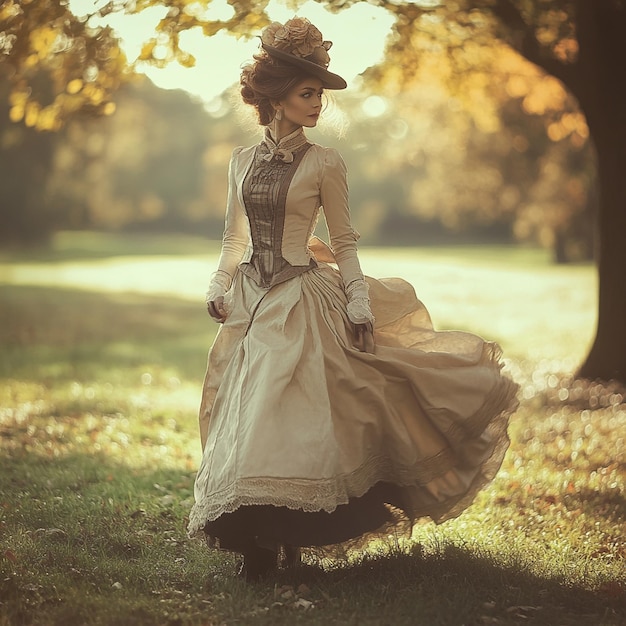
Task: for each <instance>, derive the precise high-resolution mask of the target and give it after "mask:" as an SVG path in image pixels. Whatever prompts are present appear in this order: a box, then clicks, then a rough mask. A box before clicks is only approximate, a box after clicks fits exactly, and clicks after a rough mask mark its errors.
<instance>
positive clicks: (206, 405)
mask: <svg viewBox="0 0 626 626" xmlns="http://www.w3.org/2000/svg"><path fill="white" fill-rule="evenodd" d="M261 40H262V44H261V46H262V50H261V51H260V53H259V54H258V55H256V56H255V62H254V63H253V64H251V65H248V66H246V67H245V68H244V70H243V72H242V75H241V85H242V89H241V93H242V97H243V99H244V101H245V102H246V103H248V104H251V105H252V106H253V107H255V108H256V111H257V113H258V117H259V122H260V124H261V125H263V126H265V127H266V128H265V136H264V138H263V140H262V141H261V142H260V143H259V144H258V145H256V146H253V147H251V148H245V149H242V148H237V149H236V150H235V151H234V153H233V156H232V159H231V162H230V167H229V194H228V202H227V211H226V228H225V232H224V239H223V245H222V252H221V256H220V259H219V265H218V269H217V271H216V273H215V274H214V275H213V278H212V281H211V284H210V288H209V291H208V293H207V307H208V312H209V313H210V315H211V316H212V317H213V318H214V319H215V320H216V321H218V322H220V323H221V324H222V326H221V327H220V329H219V332H218V335H217V338H216V340H215V343H214V344H213V346H212V348H211V351H210V354H209V362H208V371H207V376H206V379H205V384H204V389H203V402H202V407H201V410H200V426H201V428H200V429H201V436H202V446H203V451H204V453H203V458H202V463H201V466H200V469H199V472H198V475H197V478H196V484H195V498H196V503H195V505H194V507H193V509H192V512H191V515H190V523H189V533H190V535H192V536H193V535H196V534H198V533H203V532H204V533H205V534H206V536H207V538H208V540H209V545H215V546H218V547H220V548H223V549H227V550H232V551H235V552H239V553H242V554H243V556H244V561H243V563H244V565H243V569H242V572H241V573H242V574H243V575H244V576H245V577H246V579H248V580H255V579H258V578H259V577H261V576H263V575H264V574H266V573H268V572H270V571H272V570H274V569H275V568H276V567H277V554H278V553H279V552H280V553H282V552H284V553H285V554H286V555H287V560H288V562H292V561H297V559H298V550H299V548H300V547H304V546H330V545H333V544H338V543H341V542H345V541H348V540H350V539H354V538H358V537H365V538H367V537H369V536H370V534H371V535H372V536H374V534H375V533H382V532H384V533H385V534H387V533H389V532H390V531H392V530H394V529H395V530H396V531H399V530H400V529H401V528H402V529H404V530H406V529H410V524H411V522H413V521H414V520H415V519H417V518H420V517H425V516H428V517H430V518H432V519H433V520H435V521H436V522H442V521H444V520H446V519H449V518H451V517H454V516H457V515H459V514H460V513H461V511H462V510H463V509H465V508H466V507H467V506H468V505H469V504H470V503H471V501H472V499H473V498H474V496H475V494H476V492H477V491H478V490H479V489H480V488H481V487H482V486H484V485H485V484H486V483H487V482H488V481H490V480H491V479H492V478H493V476H494V474H495V473H496V471H497V470H498V468H499V466H500V464H501V462H502V458H503V456H504V453H505V451H506V449H507V447H508V438H507V434H506V427H507V420H508V416H509V415H510V413H511V412H512V411H513V410H514V408H515V406H516V400H515V394H516V390H517V387H516V385H515V384H514V383H513V382H512V381H511V380H509V379H508V378H506V377H504V376H502V374H501V365H500V363H499V354H500V351H499V348H498V347H497V346H496V345H495V344H492V343H487V342H485V341H483V340H482V339H481V338H479V337H476V336H474V335H471V334H469V333H461V332H435V331H434V330H433V328H432V325H431V323H430V319H429V316H428V313H427V311H426V310H425V308H424V307H423V305H422V304H421V303H420V302H419V301H418V300H417V299H416V298H415V294H414V292H413V289H412V287H411V286H410V285H409V284H408V283H406V282H404V281H402V280H400V279H386V280H382V281H376V280H373V279H369V278H367V279H366V278H365V277H364V276H363V274H362V272H361V268H360V265H359V260H358V256H357V248H356V241H357V238H358V234H357V233H356V231H355V230H354V229H353V228H352V225H351V223H350V215H349V209H348V191H347V184H346V169H345V165H344V163H343V161H342V159H341V157H340V156H339V154H338V152H337V151H336V150H333V149H329V148H323V147H321V146H319V145H317V144H312V143H311V142H309V141H308V140H307V138H306V136H305V135H304V132H303V127H314V126H315V125H316V124H317V121H318V118H319V115H320V113H321V112H322V99H323V90H324V89H343V88H344V87H346V83H345V81H344V80H343V79H342V78H341V77H339V76H337V75H336V74H333V73H331V72H329V71H328V69H327V65H328V62H329V57H328V50H329V49H330V46H331V43H330V42H327V41H323V40H322V35H321V33H320V32H319V30H317V28H315V26H313V25H312V24H311V23H310V22H309V21H308V20H306V19H301V18H294V19H292V20H290V21H288V22H287V23H286V24H285V25H281V24H278V23H273V24H271V25H270V26H269V27H267V28H266V29H265V30H264V31H263V34H262V37H261ZM320 209H322V210H323V213H324V217H325V220H326V223H327V226H328V231H329V235H330V248H329V247H328V246H327V245H325V244H324V243H323V242H322V241H320V240H319V239H317V238H315V237H312V233H313V231H314V229H315V225H316V222H317V218H318V215H319V213H320ZM333 264H336V266H337V268H338V269H335V268H334V267H333ZM374 323H375V324H376V326H375V331H374Z"/></svg>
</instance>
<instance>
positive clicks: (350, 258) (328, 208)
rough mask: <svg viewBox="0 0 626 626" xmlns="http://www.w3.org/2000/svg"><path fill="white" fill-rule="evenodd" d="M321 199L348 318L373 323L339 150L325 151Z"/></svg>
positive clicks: (345, 175) (345, 171) (343, 164)
mask: <svg viewBox="0 0 626 626" xmlns="http://www.w3.org/2000/svg"><path fill="white" fill-rule="evenodd" d="M320 198H321V202H322V207H323V209H324V216H325V217H326V224H327V226H328V234H329V236H330V245H331V247H332V249H333V253H334V255H335V259H336V261H337V265H338V267H339V271H340V272H341V278H342V280H343V286H344V289H345V292H346V296H347V297H348V316H349V317H350V319H351V320H352V321H353V322H354V323H357V324H358V323H364V322H365V321H370V322H372V321H373V319H374V318H373V317H372V314H371V311H370V310H369V297H368V291H369V290H368V286H367V283H366V282H365V279H364V277H363V272H362V271H361V265H360V263H359V257H358V254H357V245H356V242H357V240H358V238H359V234H358V233H357V231H356V230H354V228H352V223H351V221H350V208H349V202H348V181H347V170H346V165H345V163H344V161H343V159H342V158H341V155H340V154H339V152H337V150H334V149H332V148H327V149H326V155H325V158H324V166H323V171H322V178H321V183H320Z"/></svg>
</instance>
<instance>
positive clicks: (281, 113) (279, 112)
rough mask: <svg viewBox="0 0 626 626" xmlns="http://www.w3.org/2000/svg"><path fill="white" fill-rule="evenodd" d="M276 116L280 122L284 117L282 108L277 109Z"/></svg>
mask: <svg viewBox="0 0 626 626" xmlns="http://www.w3.org/2000/svg"><path fill="white" fill-rule="evenodd" d="M274 118H275V119H276V120H278V121H279V122H280V120H282V119H283V112H282V111H281V110H280V109H276V113H275V114H274Z"/></svg>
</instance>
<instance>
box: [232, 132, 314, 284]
mask: <svg viewBox="0 0 626 626" xmlns="http://www.w3.org/2000/svg"><path fill="white" fill-rule="evenodd" d="M310 146H311V144H309V143H304V144H302V145H300V146H296V147H294V149H293V153H291V152H289V153H288V154H289V155H291V154H292V155H293V160H292V161H291V162H288V158H290V157H288V158H284V159H283V158H281V154H280V153H279V154H277V153H276V151H275V150H274V151H273V150H272V149H271V148H270V147H269V146H268V145H267V143H265V142H262V143H260V144H259V145H258V146H257V148H256V152H255V154H254V160H253V163H252V166H251V167H250V170H249V172H248V174H247V176H246V178H245V180H244V183H243V190H242V191H243V199H244V206H245V211H246V214H247V216H248V220H249V222H250V235H251V237H252V248H253V252H252V257H251V259H250V261H249V262H248V263H242V264H241V265H240V269H241V271H242V272H243V273H244V274H246V275H247V276H249V277H250V278H252V279H253V280H254V281H255V282H256V283H257V284H258V285H259V286H261V287H272V286H274V285H276V284H278V283H281V282H284V281H286V280H289V279H290V278H293V277H294V276H297V275H298V274H302V273H303V272H306V271H308V270H309V269H311V268H313V267H316V266H317V264H316V262H315V261H314V260H313V259H311V261H310V262H309V264H308V265H304V266H293V265H290V264H289V263H288V262H287V261H286V260H285V259H284V258H283V256H282V253H281V246H282V240H283V228H284V224H285V203H286V200H287V191H288V190H289V184H290V183H291V180H292V178H293V175H294V174H295V172H296V169H297V167H298V165H299V163H300V161H301V160H302V157H303V156H304V155H305V153H306V151H307V150H308V149H309V148H310ZM281 147H282V146H281ZM281 152H283V151H281Z"/></svg>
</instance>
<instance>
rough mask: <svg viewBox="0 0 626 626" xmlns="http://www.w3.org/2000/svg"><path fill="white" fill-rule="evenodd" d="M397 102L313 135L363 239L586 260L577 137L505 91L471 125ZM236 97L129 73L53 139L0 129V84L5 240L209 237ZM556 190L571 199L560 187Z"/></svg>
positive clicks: (452, 106) (243, 126) (588, 171)
mask: <svg viewBox="0 0 626 626" xmlns="http://www.w3.org/2000/svg"><path fill="white" fill-rule="evenodd" d="M424 85H425V83H421V84H420V85H419V86H416V88H415V89H408V90H406V91H405V92H403V93H402V94H401V97H395V98H393V99H391V98H385V97H384V96H369V97H367V96H365V97H364V96H363V95H361V94H354V93H353V94H341V96H338V97H337V102H336V103H331V104H330V105H329V111H328V113H329V117H330V118H333V117H339V116H340V115H343V116H345V118H346V119H347V120H349V125H348V127H347V129H346V131H345V135H344V136H338V133H337V130H336V129H335V128H334V127H333V124H332V123H330V124H327V127H326V128H325V129H323V131H322V132H321V133H320V132H315V133H313V134H311V133H309V134H311V136H312V137H314V139H315V140H317V141H319V142H321V143H323V144H327V145H334V146H336V147H337V148H339V150H340V151H341V153H342V154H343V155H344V158H345V159H346V161H347V163H348V167H349V172H350V185H351V202H352V210H353V212H354V220H355V223H356V224H357V225H358V227H359V229H360V231H361V232H362V235H363V241H364V242H366V243H371V244H385V245H416V244H437V243H454V242H459V241H475V242H479V241H483V242H484V241H499V242H502V241H511V240H512V239H514V238H515V239H517V240H521V241H534V242H540V243H541V244H542V245H544V246H549V247H551V248H552V249H553V250H554V253H555V258H556V259H557V260H559V261H571V260H576V261H577V260H581V259H588V258H590V257H591V255H592V251H593V236H592V233H593V228H592V227H591V224H592V222H591V216H592V212H593V201H592V195H593V185H592V178H593V176H592V172H593V162H592V155H591V154H590V150H589V145H588V142H581V143H580V144H579V145H577V146H576V147H575V149H574V150H572V149H571V146H570V145H569V142H568V140H567V139H561V140H559V141H553V140H551V139H550V138H549V137H548V135H547V134H546V132H545V127H546V124H545V120H544V119H543V118H542V117H541V116H539V119H535V118H534V117H532V116H528V115H527V114H525V112H524V110H523V107H522V100H521V99H519V98H518V99H513V98H510V97H508V96H507V97H506V99H504V100H503V102H502V106H501V107H500V108H497V110H494V111H493V116H494V123H493V125H492V126H491V127H489V128H481V127H480V125H479V123H478V122H477V120H476V119H475V118H474V114H473V112H472V111H471V109H470V110H468V109H467V108H465V107H464V106H463V103H462V102H460V101H458V100H457V99H456V98H455V97H454V96H452V95H450V94H449V93H447V92H446V91H445V90H443V89H441V88H440V86H437V85H432V84H431V85H430V86H428V88H425V87H424ZM236 98H237V93H236V89H235V88H233V92H232V93H227V94H224V96H223V98H222V102H221V104H220V103H217V104H216V103H214V104H215V107H214V108H216V109H217V110H213V112H212V113H209V112H208V111H207V110H206V109H205V108H204V107H203V105H202V104H201V103H200V102H198V101H196V100H194V99H193V98H192V97H190V96H189V95H188V94H186V93H185V92H182V91H171V90H163V89H160V88H158V87H156V86H154V85H153V84H152V83H151V82H150V81H149V80H148V79H147V78H145V77H143V76H134V77H133V78H132V79H131V78H127V79H126V80H125V82H124V84H123V85H122V86H121V87H120V88H119V89H118V90H117V92H116V93H115V95H114V96H113V98H112V102H113V103H114V104H115V113H114V114H112V115H108V116H100V117H94V116H89V115H81V116H74V117H73V118H72V119H70V120H68V121H67V123H66V124H64V125H63V127H62V128H61V129H59V130H58V131H57V132H55V133H47V132H39V131H38V130H37V129H36V128H33V127H32V126H29V125H28V124H26V123H24V121H22V123H12V122H10V120H9V115H10V111H11V102H10V93H9V92H8V89H7V88H6V86H5V87H4V88H2V89H1V90H0V141H1V143H0V163H1V164H2V166H1V167H0V190H1V191H0V195H1V197H2V216H3V217H2V221H1V222H0V238H1V239H2V241H4V242H13V243H16V242H19V243H24V242H38V241H42V240H45V238H46V237H47V236H48V235H50V234H51V233H52V232H54V231H55V230H59V229H104V230H122V229H124V230H143V231H165V232H193V233H198V232H204V233H205V234H206V235H207V236H208V237H211V238H219V237H220V236H221V231H222V227H223V211H224V202H225V193H226V188H225V181H226V169H227V163H228V159H229V157H230V153H231V151H232V148H233V146H234V145H242V144H249V143H252V142H254V141H255V140H256V138H257V137H256V133H257V132H258V131H257V129H255V128H254V125H253V121H252V118H250V119H245V117H244V115H243V114H242V112H241V111H238V110H237V107H233V106H232V104H231V103H232V102H234V101H235V100H236ZM568 189H569V192H568Z"/></svg>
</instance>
